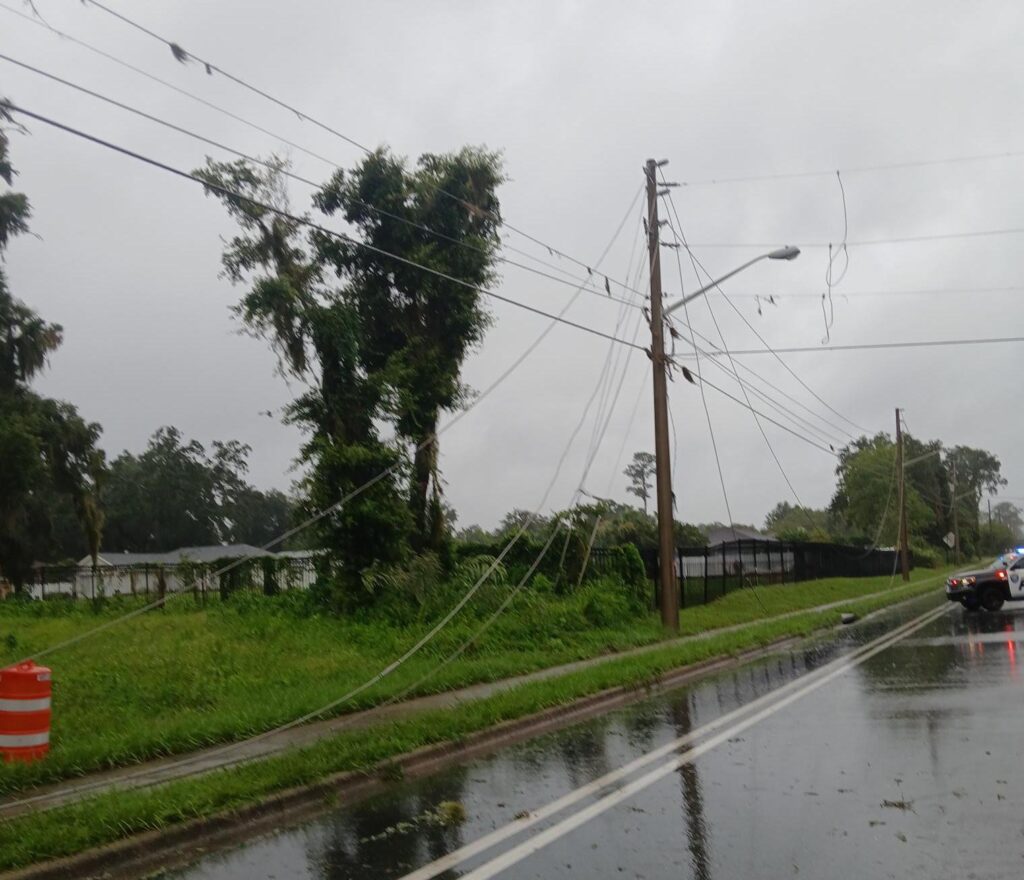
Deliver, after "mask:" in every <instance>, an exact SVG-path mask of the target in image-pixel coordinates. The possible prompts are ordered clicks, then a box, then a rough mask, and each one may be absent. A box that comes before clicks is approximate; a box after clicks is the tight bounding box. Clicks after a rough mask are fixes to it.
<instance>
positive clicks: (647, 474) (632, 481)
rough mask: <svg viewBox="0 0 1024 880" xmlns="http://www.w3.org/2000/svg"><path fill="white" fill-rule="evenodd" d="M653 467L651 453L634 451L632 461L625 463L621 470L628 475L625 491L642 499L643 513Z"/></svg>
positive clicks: (653, 459)
mask: <svg viewBox="0 0 1024 880" xmlns="http://www.w3.org/2000/svg"><path fill="white" fill-rule="evenodd" d="M655 469H656V463H655V458H654V456H653V455H651V453H649V452H634V453H633V461H632V462H630V463H629V464H628V465H626V469H625V470H624V471H623V473H624V474H625V475H626V476H627V477H629V485H628V486H627V487H626V491H627V492H629V494H630V495H636V497H637V498H639V499H640V500H641V501H643V503H644V513H647V500H648V499H649V498H650V497H651V480H652V478H653V477H654V473H655Z"/></svg>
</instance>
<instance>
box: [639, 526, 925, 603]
mask: <svg viewBox="0 0 1024 880" xmlns="http://www.w3.org/2000/svg"><path fill="white" fill-rule="evenodd" d="M897 561H898V554H897V552H896V551H895V550H882V549H878V548H875V549H872V550H865V549H864V548H863V547H851V546H848V545H845V544H818V543H812V542H792V541H753V540H746V541H730V542H726V543H723V544H716V545H715V546H714V547H678V548H676V556H675V562H674V566H675V574H676V579H677V584H678V585H679V604H680V607H683V608H685V607H687V606H691V605H703V604H706V603H707V602H711V601H713V600H715V599H719V598H721V597H722V596H724V595H726V594H727V593H730V592H732V591H733V590H737V589H741V588H743V587H752V586H753V587H756V586H759V585H763V584H784V583H796V582H798V581H810V580H818V579H820V578H829V577H878V576H880V575H891V574H892V573H893V572H894V571H895V569H896V565H897ZM644 562H645V564H646V565H647V573H648V575H649V576H650V577H651V579H652V580H653V582H654V591H655V593H654V602H655V605H656V606H657V605H658V603H659V596H658V592H659V587H658V554H657V553H656V552H649V553H647V554H645V558H644ZM910 564H911V567H913V564H914V563H913V554H911V561H910Z"/></svg>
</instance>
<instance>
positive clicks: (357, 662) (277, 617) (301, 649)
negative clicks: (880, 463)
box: [0, 560, 934, 792]
mask: <svg viewBox="0 0 1024 880" xmlns="http://www.w3.org/2000/svg"><path fill="white" fill-rule="evenodd" d="M634 562H635V560H634ZM478 566H479V563H478V562H477V563H467V564H466V566H465V567H464V570H463V571H462V578H461V580H458V579H457V580H455V581H453V582H452V584H451V585H449V588H448V590H447V591H440V593H435V594H431V596H430V597H429V598H428V599H427V600H426V601H425V603H424V604H423V605H422V606H420V609H419V612H418V614H416V615H415V616H407V617H406V618H405V620H404V621H403V620H402V617H401V616H400V615H399V614H398V610H400V609H398V610H396V614H395V615H393V618H394V619H392V621H391V622H384V621H383V620H382V619H381V617H380V616H379V615H376V614H375V615H366V616H364V617H363V618H362V619H352V618H345V619H342V618H338V617H335V616H333V615H326V614H323V613H321V612H320V610H319V606H318V605H317V604H316V602H315V599H314V598H313V597H311V596H310V594H309V593H306V592H292V593H284V594H281V595H279V596H275V597H264V596H259V595H253V594H250V593H238V594H235V595H233V596H232V597H231V598H230V599H229V600H228V601H227V602H225V603H211V604H210V605H209V606H207V607H206V608H203V607H201V606H199V605H198V604H197V603H196V602H195V600H194V599H193V598H192V597H188V596H176V597H174V599H173V600H172V601H171V603H170V604H169V607H168V608H167V610H165V611H156V612H151V613H148V614H146V615H143V616H142V617H139V618H136V619H134V620H132V621H130V622H128V623H126V624H124V625H122V626H120V627H118V628H116V629H114V630H112V631H111V632H110V633H108V634H106V635H103V636H99V637H97V638H95V639H91V640H87V641H85V642H83V643H82V644H80V645H77V646H74V647H72V648H69V649H68V650H66V651H63V652H61V653H60V654H57V655H55V656H54V658H53V661H52V666H53V669H54V680H55V685H54V723H53V749H52V752H51V754H50V757H49V758H48V759H47V760H46V761H44V762H40V763H38V764H32V765H28V766H20V765H6V766H3V767H2V768H0V792H6V791H12V790H16V789H20V788H24V787H25V786H28V785H33V784H39V783H43V782H48V781H54V780H56V779H60V778H64V777H68V776H74V775H80V774H83V773H87V772H90V771H94V770H97V769H101V768H108V767H113V766H119V765H123V764H130V763H134V762H138V761H142V760H145V759H147V758H153V757H156V756H160V755H167V754H173V753H180V752H187V751H190V750H192V749H195V748H199V747H202V746H204V745H210V744H213V743H217V742H224V741H230V740H234V739H239V738H244V737H246V736H250V735H252V734H254V733H257V732H259V731H262V730H267V729H269V728H271V727H274V726H277V725H279V724H281V723H283V722H286V721H289V720H291V719H292V718H295V717H298V716H299V715H302V714H305V713H306V712H309V711H312V710H313V709H316V708H317V707H319V706H321V705H324V704H326V703H328V702H330V701H331V700H332V699H335V698H337V697H338V696H339V695H340V694H342V693H344V692H345V691H347V690H348V689H350V688H351V687H354V686H355V685H357V684H360V683H362V682H363V681H365V680H366V679H368V678H370V677H371V676H372V675H373V674H375V673H376V672H378V671H379V670H380V669H382V668H383V667H384V666H386V665H387V664H388V663H389V662H391V661H392V660H393V659H394V658H395V657H397V656H399V655H400V654H401V653H402V652H403V651H404V650H406V649H407V648H408V647H409V646H410V645H412V644H413V643H414V642H415V641H416V640H417V639H418V638H419V637H420V635H421V634H422V633H423V632H424V631H426V629H427V628H428V627H429V626H430V624H431V623H432V622H433V621H435V620H437V619H438V618H439V617H440V616H441V615H442V614H443V613H444V611H445V610H446V609H447V608H448V607H450V606H451V604H453V602H454V601H455V598H454V597H455V595H456V594H461V592H463V591H464V589H465V586H466V584H467V583H469V582H471V581H472V580H473V579H475V578H474V574H475V571H476V568H478ZM929 575H930V576H931V577H933V578H934V574H933V573H930V572H915V578H916V579H917V580H921V579H923V578H926V577H928V576H929ZM888 585H889V579H888V578H875V579H870V580H855V579H833V580H825V581H816V582H808V583H803V584H789V585H786V586H784V587H782V586H774V587H761V588H758V589H757V591H756V592H752V591H750V590H742V591H736V592H733V593H730V594H729V595H728V596H726V597H725V598H724V599H722V600H720V601H717V602H715V603H713V604H711V605H708V606H706V607H699V608H692V609H686V610H684V611H683V612H682V613H681V614H680V621H681V631H682V633H684V634H690V633H697V632H703V631H707V630H711V629H716V628H719V627H723V626H729V625H734V624H739V623H747V622H756V621H758V620H763V619H764V618H766V617H771V616H774V615H778V614H783V613H787V612H791V611H796V610H799V609H802V608H809V607H813V606H816V605H822V604H827V603H830V602H834V601H838V600H844V599H853V598H855V597H857V596H859V595H863V594H865V593H870V592H875V591H879V590H883V589H885V588H886V587H887V586H888ZM545 587H547V588H548V589H547V590H546V589H545ZM509 589H511V588H510V587H509V586H507V585H506V586H500V587H499V586H485V587H484V588H483V589H482V590H481V591H480V593H478V595H477V597H476V598H475V599H474V600H473V602H472V603H471V604H470V606H469V607H468V608H467V609H466V611H465V612H464V613H463V614H460V615H459V616H458V617H456V618H455V619H454V620H453V622H452V624H451V625H450V626H449V627H447V628H446V629H445V630H443V631H442V633H441V634H440V635H439V636H438V637H437V639H435V640H434V641H433V642H432V643H430V644H429V645H428V646H427V647H426V648H425V649H424V650H423V651H422V652H421V653H420V654H418V655H416V656H415V657H414V658H413V659H412V660H410V661H409V662H408V663H407V664H405V665H404V666H403V667H401V668H400V669H399V670H398V671H397V672H396V673H395V674H394V675H393V676H392V677H390V678H388V679H386V680H384V681H383V682H381V683H379V684H378V685H377V686H375V687H374V688H371V689H369V690H367V691H365V692H364V693H362V694H360V695H359V697H358V698H357V699H356V700H355V701H353V703H352V704H351V705H349V706H344V707H341V708H340V709H339V712H344V711H351V710H353V709H358V708H365V707H368V706H371V705H375V704H377V703H379V702H381V701H383V700H384V699H387V698H388V697H390V696H392V695H394V694H397V693H400V692H401V691H403V690H404V689H405V688H406V687H408V686H409V685H410V684H412V683H414V682H417V681H418V680H419V679H420V678H421V677H422V676H424V675H425V674H426V673H427V672H428V671H429V670H431V669H433V668H434V666H436V665H437V664H438V663H439V662H440V661H441V660H442V659H444V658H445V657H447V656H448V655H449V654H450V653H452V652H453V651H454V650H455V649H456V648H458V647H459V646H460V645H462V644H463V642H465V641H466V640H467V639H469V638H470V636H471V635H472V634H473V633H474V632H475V631H476V630H477V628H478V627H479V626H480V624H481V621H482V620H483V619H484V618H486V617H487V616H488V615H489V614H491V613H492V612H493V610H494V609H495V608H496V607H497V606H498V604H500V602H501V601H502V600H503V599H504V597H505V596H506V595H507V592H508V590H509ZM131 601H132V600H128V599H127V598H126V599H117V600H114V599H110V600H107V601H106V603H100V604H99V605H98V606H92V605H87V604H85V603H78V604H73V603H64V602H54V603H14V602H8V603H3V604H2V605H0V644H3V645H5V648H4V651H3V655H2V661H0V662H4V663H7V662H10V661H12V660H15V659H18V658H20V657H23V656H30V655H31V654H32V652H33V651H36V650H39V649H41V648H43V647H45V646H47V645H50V644H54V643H55V642H58V641H61V640H63V639H66V638H69V637H71V636H73V635H75V634H77V633H79V632H81V631H82V630H84V629H88V628H91V627H93V626H95V625H97V624H98V623H102V622H104V621H106V620H109V619H111V618H113V617H115V616H117V615H118V614H121V613H123V612H124V611H125V610H126V609H128V608H130V607H131ZM405 607H407V606H405ZM406 614H408V612H406ZM662 637H663V633H662V631H661V629H660V626H659V624H658V622H657V619H656V616H655V615H654V614H652V613H649V612H647V611H644V610H643V609H642V607H641V606H640V605H639V604H638V600H637V597H636V593H635V592H634V591H632V590H629V589H627V588H624V587H623V586H622V581H621V580H620V579H614V580H613V579H610V578H605V579H600V580H597V581H595V582H592V583H587V584H584V586H583V587H581V588H580V589H579V590H576V591H574V592H573V593H571V594H570V595H567V596H562V595H558V594H556V593H554V592H552V591H550V582H549V581H548V579H546V578H541V577H539V576H538V578H537V579H536V581H535V583H534V587H533V588H532V589H529V590H524V591H523V592H522V594H521V595H519V596H518V597H517V598H516V599H515V602H514V604H513V605H512V606H511V608H510V609H509V611H508V612H507V613H506V614H503V615H502V616H501V617H500V618H498V620H497V622H496V623H495V625H494V626H492V627H491V628H490V629H489V630H488V631H487V632H486V633H485V635H484V636H483V637H482V638H481V639H479V641H478V642H476V643H475V644H474V645H473V646H471V648H470V649H469V650H467V651H466V652H465V653H464V654H462V656H461V657H459V658H458V660H456V661H455V662H453V663H450V664H448V665H447V666H446V667H445V668H444V669H442V670H441V671H440V672H439V673H437V674H436V675H435V676H434V677H432V678H430V679H428V680H427V681H425V682H423V683H422V684H421V685H420V686H419V687H417V688H416V691H415V693H420V694H422V693H433V692H438V691H442V690H449V689H452V688H455V687H460V686H464V685H467V684H471V683H475V682H481V681H495V680H498V679H501V678H506V677H509V676H512V675H516V674H520V673H524V672H530V671H533V670H536V669H541V668H544V667H547V666H553V665H558V664H560V663H565V662H570V661H572V660H579V659H583V658H586V657H593V656H598V655H601V654H606V653H609V652H618V651H623V650H625V649H628V648H631V647H636V646H639V645H645V644H651V643H653V642H656V641H658V640H659V639H661V638H662Z"/></svg>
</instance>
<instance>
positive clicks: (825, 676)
mask: <svg viewBox="0 0 1024 880" xmlns="http://www.w3.org/2000/svg"><path fill="white" fill-rule="evenodd" d="M945 611H946V608H945V607H944V606H943V607H939V608H936V609H933V610H931V611H927V612H925V613H924V614H922V615H920V616H919V617H916V618H914V619H913V620H911V621H909V622H908V623H905V624H903V625H901V626H899V627H897V628H896V629H894V630H892V631H890V632H888V633H886V634H885V635H883V636H880V637H879V638H877V639H875V640H874V641H871V642H868V643H867V644H866V645H862V646H861V647H860V648H858V649H857V650H856V651H854V652H853V653H852V654H849V655H846V656H844V657H840V658H838V659H836V660H833V661H831V662H830V663H827V664H825V665H824V666H822V667H821V668H819V669H817V670H815V671H814V672H811V673H808V674H806V675H803V676H801V677H800V678H797V679H795V680H794V681H791V682H789V683H787V684H785V685H783V686H781V687H779V688H777V689H775V690H774V691H772V692H771V693H768V694H765V695H763V696H761V697H758V698H757V699H755V700H751V701H750V702H749V703H746V704H745V705H743V706H740V707H738V708H736V709H733V710H731V711H730V712H727V713H725V714H724V715H722V716H720V717H718V718H716V719H715V720H713V721H710V722H708V723H707V724H705V725H702V726H701V727H699V728H696V729H695V730H692V731H690V732H689V733H687V734H684V735H683V736H680V737H678V738H677V739H674V740H671V741H670V742H667V743H665V744H664V745H662V746H659V747H658V748H656V749H654V750H653V751H651V752H648V753H647V754H645V755H641V756H640V757H638V758H635V759H634V760H632V761H630V762H629V763H627V764H624V765H623V766H622V767H619V768H617V769H615V770H612V771H611V772H609V773H606V774H605V775H604V776H601V777H599V778H598V779H595V780H593V781H592V782H589V783H587V784H586V785H583V786H581V787H580V788H577V789H575V790H573V791H571V792H569V793H567V794H565V795H563V796H562V797H560V798H558V799H557V800H554V801H552V802H551V803H549V804H546V805H545V806H543V807H540V808H539V809H537V810H534V811H531V812H530V814H529V815H528V816H525V817H523V818H522V819H517V820H516V821H515V822H511V823H509V824H508V825H505V826H503V827H501V828H498V829H496V830H494V831H492V832H490V833H489V834H485V835H484V836H483V837H480V838H477V839H476V840H474V841H473V842H471V843H468V844H466V845H465V846H463V847H460V848H459V849H457V850H453V851H452V852H450V853H448V854H447V855H444V856H442V857H441V858H439V859H436V860H435V861H433V862H431V863H430V864H428V865H424V866H423V867H421V868H418V869H417V870H415V871H413V872H411V873H409V874H406V875H404V876H403V877H402V878H401V880H431V878H433V877H437V876H438V875H440V874H443V873H444V872H445V871H449V870H451V869H452V868H455V867H456V866H458V865H460V864H462V863H463V862H466V861H468V860H469V859H471V858H473V857H474V856H476V855H479V854H480V853H482V852H485V851H486V850H488V849H490V848H491V847H493V846H496V845H497V844H499V843H501V842H502V841H504V840H507V839H508V838H510V837H514V836H516V835H518V834H522V833H523V832H524V831H526V830H528V829H529V828H531V827H533V826H534V825H537V824H538V823H540V822H543V821H544V820H545V819H548V818H550V817H552V816H555V815H557V814H558V813H561V812H562V811H563V810H565V809H567V808H568V807H571V806H573V805H574V804H577V803H579V802H580V801H582V800H584V799H586V798H588V797H590V796H592V795H597V794H600V793H601V791H602V790H603V789H605V788H607V787H608V786H610V785H614V784H615V783H617V782H619V781H620V780H622V779H624V778H625V777H627V776H629V775H631V774H632V773H635V772H636V771H637V770H640V769H642V768H643V767H646V766H647V765H648V764H652V763H654V762H655V761H657V760H658V759H660V758H663V757H665V756H666V755H669V754H671V753H672V752H675V751H678V750H679V749H680V748H681V747H683V746H687V745H689V744H690V743H692V742H693V741H694V740H696V739H699V738H701V737H702V736H705V735H707V734H709V733H712V732H713V731H715V730H718V729H719V728H721V727H724V726H726V725H728V724H731V723H732V722H733V721H735V720H736V719H738V718H741V717H742V716H744V715H748V714H749V713H751V712H757V714H755V715H753V716H752V717H751V718H748V719H747V720H746V721H742V722H740V723H739V724H737V725H736V726H735V727H734V728H730V729H728V730H726V731H724V732H723V733H721V734H719V735H718V736H716V737H714V738H713V739H711V740H708V741H707V742H706V743H703V744H702V745H700V746H698V747H696V748H694V749H692V750H688V751H687V752H684V753H683V754H682V755H680V756H679V757H678V758H675V759H673V760H672V761H670V762H669V763H668V764H667V765H663V766H662V767H659V768H657V769H656V770H654V771H651V772H650V773H648V774H647V775H646V776H643V777H640V779H638V780H637V781H636V782H634V783H631V784H630V785H629V786H626V788H623V789H618V790H616V791H615V792H613V793H612V794H610V795H607V796H606V797H605V798H603V799H601V800H599V801H596V802H595V803H594V804H592V805H591V806H590V807H588V808H586V809H584V810H582V811H580V812H579V813H575V814H573V815H572V816H569V817H568V818H566V819H565V820H563V821H562V822H560V823H558V824H556V825H553V826H552V827H551V828H549V829H547V830H546V831H543V832H541V833H539V834H537V835H535V836H534V837H532V838H530V839H529V840H527V841H524V842H523V843H522V844H520V845H519V846H517V847H514V848H512V849H510V850H508V851H506V852H505V853H504V854H502V855H500V856H497V857H496V858H495V859H494V860H492V861H491V862H488V863H486V864H484V865H482V866H480V867H479V868H477V869H476V871H473V872H472V873H471V874H467V875H465V877H464V878H463V880H469V878H470V877H472V878H475V880H476V878H484V877H491V876H494V874H496V873H499V872H500V871H502V870H505V868H507V867H510V866H511V865H512V864H514V863H515V862H518V861H520V860H522V859H523V858H526V857H527V856H528V855H531V854H532V853H534V852H536V851H537V850H539V849H541V848H542V847H544V846H546V845H547V844H548V843H550V842H551V841H553V840H555V839H556V838H557V837H559V836H561V835H562V834H566V833H568V832H569V831H571V830H572V829H573V828H576V827H578V826H579V825H581V824H583V823H584V822H586V821H589V820H590V819H591V818H593V817H594V816H596V815H598V814H599V813H601V812H603V811H604V810H605V809H609V808H610V807H612V806H614V805H615V804H616V803H618V802H619V801H621V800H623V799H624V798H625V797H629V796H631V795H632V794H634V793H635V792H636V791H639V790H640V788H643V787H644V786H646V785H650V784H652V783H653V782H656V781H657V780H658V779H660V778H662V777H663V776H665V775H667V774H668V773H671V772H672V771H673V770H675V769H677V768H678V767H681V766H682V765H683V764H685V763H687V762H688V761H691V760H693V759H694V758H696V757H698V756H699V755H700V754H703V753H704V752H705V751H707V750H708V749H709V748H714V746H715V745H718V744H720V743H721V742H724V741H725V740H727V739H729V738H731V737H733V736H735V734H736V732H737V731H739V730H745V729H746V728H747V727H749V726H751V725H752V724H756V723H757V722H758V721H761V720H763V718H766V717H768V716H769V715H771V714H773V713H774V712H776V711H778V710H779V709H781V708H784V707H785V706H786V705H789V704H790V703H792V702H793V701H795V700H797V699H799V698H800V697H802V696H804V695H805V694H807V693H810V692H811V691H813V690H816V689H817V688H819V687H821V686H822V685H824V684H826V683H827V682H829V681H831V680H832V679H833V678H836V677H837V676H839V675H842V674H843V673H844V672H846V671H847V670H849V669H852V668H853V667H854V666H857V665H859V664H860V663H862V662H864V660H867V659H868V658H869V657H873V656H874V655H875V654H877V653H879V652H880V651H884V650H885V649H886V648H888V647H890V646H891V645H893V644H895V643H896V642H898V641H899V640H900V639H902V638H904V637H906V636H908V635H910V634H911V633H913V632H916V631H917V630H919V629H921V628H922V627H924V626H926V625H927V624H929V623H931V622H932V621H933V620H935V619H937V618H938V617H940V616H941V615H942V614H944V613H945ZM765 707H767V708H765ZM759 709H760V710H761V711H758V710H759ZM655 774H657V775H656V776H655ZM648 777H654V778H651V779H650V781H648V782H645V783H644V785H642V786H640V788H636V789H634V788H633V786H635V785H636V784H637V783H639V782H641V781H642V780H647V779H648ZM627 788H628V789H629V793H628V794H625V795H623V796H621V797H619V795H620V793H621V792H623V791H626V789H627ZM608 798H616V800H614V802H612V803H608V804H607V806H603V805H604V804H605V802H606V801H607V800H608ZM595 808H599V809H597V811H596V812H594V810H595ZM583 814H586V816H585V818H583V819H582V820H580V821H577V822H575V823H574V824H572V825H571V826H568V827H564V830H560V831H559V829H563V826H566V825H567V823H570V822H573V820H575V819H576V818H577V817H578V816H582V815H583ZM556 831H557V832H558V833H556V834H555V836H551V834H552V832H556ZM509 859H511V860H509ZM492 865H493V866H495V867H494V869H493V870H490V871H489V872H485V873H479V872H484V871H485V869H489V868H490V867H491V866H492Z"/></svg>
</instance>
